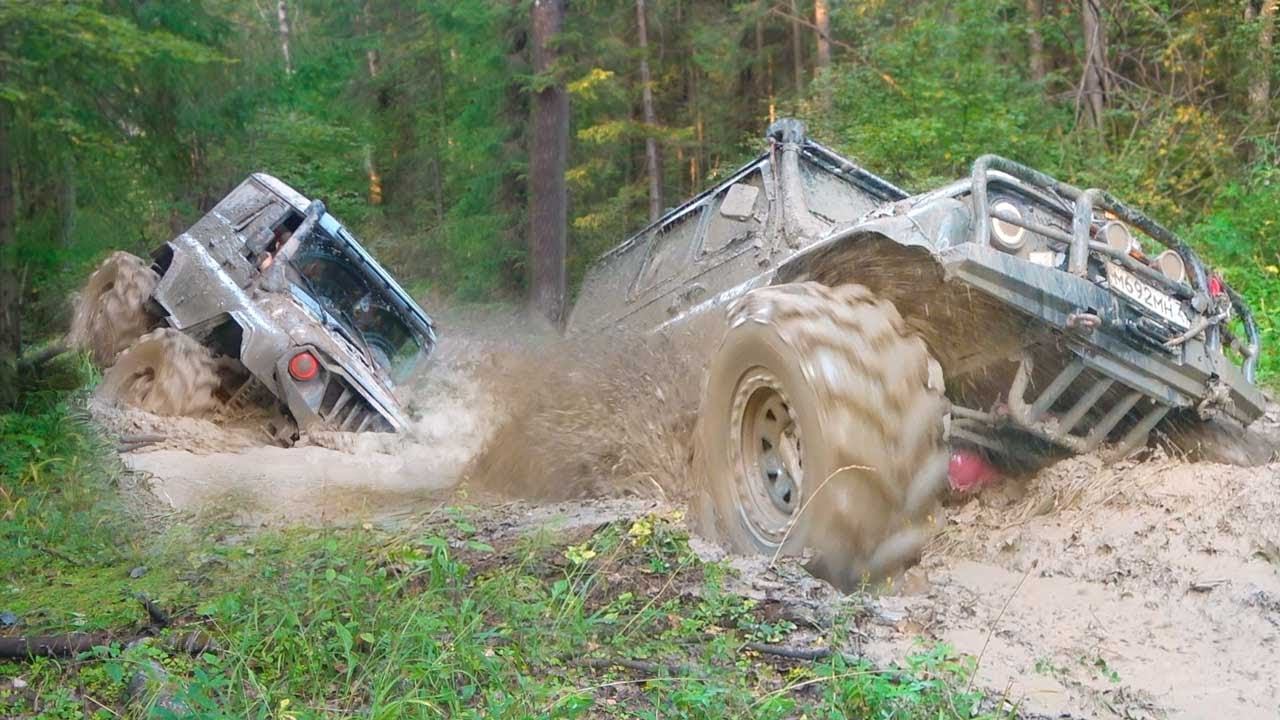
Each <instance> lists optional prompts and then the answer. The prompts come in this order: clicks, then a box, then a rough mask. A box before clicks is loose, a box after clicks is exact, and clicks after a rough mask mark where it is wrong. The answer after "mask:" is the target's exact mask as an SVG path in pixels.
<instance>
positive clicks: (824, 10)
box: [813, 0, 831, 72]
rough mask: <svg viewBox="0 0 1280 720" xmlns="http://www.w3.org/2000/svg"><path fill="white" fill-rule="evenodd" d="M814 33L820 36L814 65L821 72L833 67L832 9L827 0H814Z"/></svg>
mask: <svg viewBox="0 0 1280 720" xmlns="http://www.w3.org/2000/svg"><path fill="white" fill-rule="evenodd" d="M813 25H814V34H815V35H817V36H818V54H817V57H816V58H815V59H814V67H816V68H817V69H818V71H819V72H821V71H823V70H825V69H827V68H829V67H831V9H830V8H829V7H827V0H813Z"/></svg>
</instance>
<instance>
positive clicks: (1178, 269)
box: [1156, 250, 1187, 282]
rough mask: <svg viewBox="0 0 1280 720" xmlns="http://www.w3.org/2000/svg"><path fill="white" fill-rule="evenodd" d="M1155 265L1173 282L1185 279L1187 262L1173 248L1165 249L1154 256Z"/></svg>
mask: <svg viewBox="0 0 1280 720" xmlns="http://www.w3.org/2000/svg"><path fill="white" fill-rule="evenodd" d="M1156 267H1157V268H1159V269H1160V272H1162V273H1164V276H1165V277H1167V278H1169V279H1170V280H1173V281H1174V282H1186V281H1187V263H1186V262H1185V261H1183V259H1182V256H1181V255H1179V254H1178V253H1177V252H1175V251H1173V250H1165V251H1164V252H1162V253H1160V254H1159V255H1157V256H1156Z"/></svg>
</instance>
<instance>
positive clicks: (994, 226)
mask: <svg viewBox="0 0 1280 720" xmlns="http://www.w3.org/2000/svg"><path fill="white" fill-rule="evenodd" d="M991 209H992V210H993V211H998V212H1000V213H1001V214H1004V215H1012V216H1013V217H1016V218H1018V219H1019V220H1021V219H1022V211H1021V210H1019V209H1018V206H1017V205H1014V204H1013V203H1011V202H1009V201H1008V200H998V201H996V202H995V203H994V204H992V206H991ZM991 231H992V232H991V234H992V236H993V237H994V238H995V240H996V242H997V243H999V244H1000V247H1001V248H1002V249H1004V250H1008V251H1010V252H1013V251H1016V250H1018V249H1020V248H1021V247H1022V246H1023V245H1025V244H1027V231H1026V229H1024V228H1021V227H1018V226H1017V225H1014V224H1013V223H1011V222H1007V221H1004V220H1001V219H999V218H995V217H993V218H991Z"/></svg>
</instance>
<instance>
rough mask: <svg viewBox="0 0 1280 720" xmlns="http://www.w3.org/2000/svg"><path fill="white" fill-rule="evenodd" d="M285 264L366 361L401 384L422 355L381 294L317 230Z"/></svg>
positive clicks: (414, 337)
mask: <svg viewBox="0 0 1280 720" xmlns="http://www.w3.org/2000/svg"><path fill="white" fill-rule="evenodd" d="M291 265H292V266H293V268H294V270H296V271H297V272H298V273H299V274H300V275H302V276H303V278H304V279H305V281H304V282H303V285H304V286H305V287H304V289H305V290H306V292H307V294H309V295H312V296H316V297H315V300H316V302H318V303H319V304H320V305H321V306H322V307H323V308H324V309H325V311H326V312H328V313H329V314H330V315H332V316H334V318H335V319H337V320H338V321H339V322H340V323H342V324H343V325H345V326H348V327H347V330H348V331H354V332H355V333H357V334H358V335H359V337H357V338H354V339H353V340H354V342H355V344H356V345H360V344H361V341H363V344H364V346H365V347H366V348H367V349H368V351H369V354H370V355H371V356H372V360H373V361H374V362H375V363H377V364H378V365H380V366H381V367H382V368H384V369H385V370H386V371H387V372H388V373H389V374H390V375H391V377H392V379H393V380H394V381H395V382H402V381H404V380H405V379H407V378H408V377H409V376H410V375H411V374H412V373H413V370H414V369H415V368H416V367H417V365H418V362H419V360H421V358H422V356H423V352H422V350H423V349H422V344H421V342H420V341H419V339H418V338H417V337H416V336H415V335H414V333H413V331H412V330H410V328H409V326H408V325H406V324H405V322H404V321H403V320H401V319H400V316H399V315H398V314H397V313H396V311H395V309H394V306H393V305H392V304H391V303H390V302H389V301H388V300H387V298H386V297H385V296H383V294H382V293H381V292H380V291H379V290H377V289H375V288H374V287H372V286H371V285H370V283H369V282H368V281H367V280H366V279H365V278H364V277H363V276H362V275H361V273H360V272H359V271H358V270H357V269H356V268H354V267H352V266H351V264H350V263H349V262H348V261H347V260H346V258H345V257H344V256H343V254H342V251H341V250H340V249H339V246H338V245H337V243H336V241H334V240H333V238H332V237H330V236H329V235H328V233H327V231H325V230H324V229H323V228H319V227H317V228H316V229H315V230H314V231H313V232H312V233H311V235H310V237H308V238H307V239H306V240H304V241H303V242H302V244H301V246H299V248H298V249H297V251H296V252H295V253H294V254H293V257H292V261H291Z"/></svg>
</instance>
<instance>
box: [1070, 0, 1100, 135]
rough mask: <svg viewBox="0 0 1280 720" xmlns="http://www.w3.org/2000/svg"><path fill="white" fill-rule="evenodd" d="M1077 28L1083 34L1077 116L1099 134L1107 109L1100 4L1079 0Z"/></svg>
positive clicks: (1095, 1) (1093, 0)
mask: <svg viewBox="0 0 1280 720" xmlns="http://www.w3.org/2000/svg"><path fill="white" fill-rule="evenodd" d="M1080 15H1081V27H1082V30H1083V31H1084V77H1083V78H1081V80H1080V98H1079V100H1078V102H1077V114H1078V115H1079V116H1080V117H1081V118H1082V120H1083V122H1084V123H1085V125H1087V126H1088V127H1091V128H1093V129H1095V130H1099V131H1101V130H1102V119H1103V118H1102V115H1103V112H1104V111H1105V110H1106V107H1107V32H1106V25H1105V22H1106V21H1105V18H1104V17H1103V14H1102V0H1082V11H1081V14H1080Z"/></svg>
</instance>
